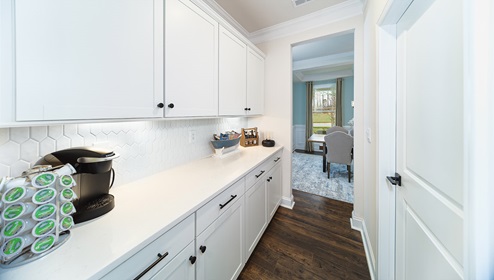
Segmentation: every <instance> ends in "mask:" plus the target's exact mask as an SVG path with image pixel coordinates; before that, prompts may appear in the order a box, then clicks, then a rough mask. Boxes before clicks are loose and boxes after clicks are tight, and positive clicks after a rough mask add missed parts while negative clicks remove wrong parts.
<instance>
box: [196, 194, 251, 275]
mask: <svg viewBox="0 0 494 280" xmlns="http://www.w3.org/2000/svg"><path fill="white" fill-rule="evenodd" d="M196 250H197V271H196V272H197V279H198V280H203V279H236V278H237V276H238V275H239V274H240V272H241V271H242V268H243V267H244V198H243V197H241V198H240V199H239V200H237V201H236V202H235V203H234V204H233V205H232V206H231V207H230V208H229V209H228V210H227V212H225V213H223V214H222V215H221V216H220V217H219V218H218V219H217V220H216V221H215V222H214V223H212V224H211V225H210V226H209V227H208V228H207V229H206V230H205V231H204V232H203V233H201V234H200V235H199V236H198V237H197V238H196Z"/></svg>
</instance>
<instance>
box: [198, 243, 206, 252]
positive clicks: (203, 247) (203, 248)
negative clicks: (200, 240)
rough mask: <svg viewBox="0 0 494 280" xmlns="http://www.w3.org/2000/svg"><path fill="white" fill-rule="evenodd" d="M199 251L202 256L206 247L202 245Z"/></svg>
mask: <svg viewBox="0 0 494 280" xmlns="http://www.w3.org/2000/svg"><path fill="white" fill-rule="evenodd" d="M199 251H201V253H203V254H204V252H206V246H204V245H202V246H201V247H199Z"/></svg>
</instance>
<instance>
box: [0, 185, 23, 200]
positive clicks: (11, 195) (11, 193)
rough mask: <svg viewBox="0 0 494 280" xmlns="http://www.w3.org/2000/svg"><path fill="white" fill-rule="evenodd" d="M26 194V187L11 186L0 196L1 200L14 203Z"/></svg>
mask: <svg viewBox="0 0 494 280" xmlns="http://www.w3.org/2000/svg"><path fill="white" fill-rule="evenodd" d="M26 194H27V189H26V187H23V186H20V187H13V188H11V189H10V190H8V191H6V192H5V193H4V194H3V196H2V201H3V202H5V203H16V202H17V201H19V200H21V199H23V198H24V197H25V196H26Z"/></svg>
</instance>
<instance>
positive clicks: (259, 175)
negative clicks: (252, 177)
mask: <svg viewBox="0 0 494 280" xmlns="http://www.w3.org/2000/svg"><path fill="white" fill-rule="evenodd" d="M263 173H264V170H261V173H259V174H257V175H256V178H259V177H261V175H262V174H263Z"/></svg>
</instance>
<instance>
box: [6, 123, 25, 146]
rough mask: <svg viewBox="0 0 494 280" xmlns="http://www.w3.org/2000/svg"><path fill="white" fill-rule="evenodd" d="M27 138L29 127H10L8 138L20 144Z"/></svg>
mask: <svg viewBox="0 0 494 280" xmlns="http://www.w3.org/2000/svg"><path fill="white" fill-rule="evenodd" d="M27 139H29V127H13V128H11V129H10V140H11V141H14V142H16V143H19V144H21V143H22V142H24V141H26V140H27Z"/></svg>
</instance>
